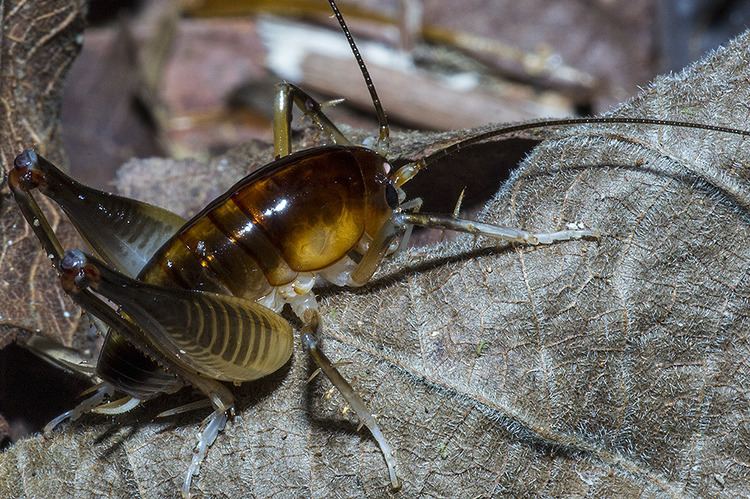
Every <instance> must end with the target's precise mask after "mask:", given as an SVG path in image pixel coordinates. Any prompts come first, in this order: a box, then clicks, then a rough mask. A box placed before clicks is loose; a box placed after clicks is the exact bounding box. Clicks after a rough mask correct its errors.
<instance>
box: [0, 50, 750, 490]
mask: <svg viewBox="0 0 750 499" xmlns="http://www.w3.org/2000/svg"><path fill="white" fill-rule="evenodd" d="M748 54H750V36H747V35H745V36H743V37H741V38H740V39H739V40H737V41H736V42H735V43H733V44H732V45H731V47H729V49H727V50H724V51H721V52H719V53H717V54H716V55H714V56H712V57H710V58H708V59H707V60H705V61H703V62H701V63H699V64H698V65H696V66H694V67H692V68H690V69H689V70H688V71H686V72H683V73H680V74H678V75H675V76H673V77H670V78H662V79H660V80H658V81H657V82H656V83H655V84H654V85H653V86H651V87H650V88H649V89H648V90H646V91H645V92H644V93H643V94H642V95H641V96H640V97H638V98H637V99H636V100H634V101H633V102H631V103H629V104H627V105H625V106H623V107H622V108H621V109H620V110H619V111H620V112H621V113H622V114H623V115H627V116H636V115H641V116H650V117H661V118H675V119H677V118H680V119H689V120H691V121H698V122H709V123H717V124H722V125H728V126H735V127H739V128H743V127H745V126H746V123H747V121H748V120H747V115H748V110H747V102H750V86H749V85H748V81H750V80H749V78H750V69H749V68H750V65H749V64H748V63H749V62H750V61H748V58H749V57H748ZM548 138H549V140H547V141H546V142H545V143H544V144H542V145H541V146H539V147H537V148H536V149H535V150H534V152H533V154H532V155H531V156H530V157H529V158H528V160H527V161H526V162H525V163H524V164H523V166H522V167H521V168H520V169H519V170H518V171H517V172H516V174H515V175H514V176H513V177H512V178H511V180H510V182H508V183H507V184H506V186H505V187H504V188H503V189H502V190H501V191H500V192H499V193H498V195H497V197H496V198H495V200H494V201H493V202H491V203H490V204H489V205H488V207H487V208H486V211H485V215H484V218H485V219H486V220H488V221H493V222H496V223H503V224H510V225H521V226H525V227H528V228H532V229H540V230H541V229H560V228H563V227H565V225H566V223H568V222H583V223H585V224H586V225H587V226H589V227H596V228H598V229H599V230H600V231H601V233H602V238H601V240H600V241H599V242H598V243H597V242H592V241H576V242H569V243H563V244H557V245H554V246H550V247H542V248H525V247H511V248H496V249H488V245H487V243H486V242H480V243H478V242H476V241H474V240H473V239H472V238H463V239H461V240H460V241H458V242H456V243H451V244H447V245H442V246H435V247H431V248H430V249H429V250H422V251H421V252H419V253H417V252H411V253H408V254H406V255H404V256H402V257H401V258H400V259H399V260H397V261H395V262H393V263H391V264H390V265H389V266H387V267H386V268H385V269H383V271H382V272H381V273H380V274H379V277H378V278H377V279H376V280H375V281H374V282H373V283H372V284H371V285H369V286H367V287H365V288H363V289H361V290H332V291H329V292H327V293H326V294H325V296H324V297H323V300H322V308H323V314H324V319H325V329H326V337H325V340H324V348H325V349H326V351H327V352H328V353H329V355H330V356H331V357H333V358H335V359H346V360H350V361H351V362H352V364H351V365H350V366H347V367H345V368H344V369H343V371H344V373H345V375H347V376H348V377H349V378H350V379H352V380H353V384H354V386H355V387H356V388H357V389H358V390H359V391H360V393H362V394H363V395H364V398H365V400H367V401H368V403H369V404H370V405H371V407H372V408H373V410H374V411H375V412H376V413H377V414H378V415H379V420H380V422H381V425H382V427H383V430H384V432H385V433H386V435H388V436H389V438H390V439H391V440H392V442H393V443H394V445H395V447H396V449H397V453H398V461H399V471H400V474H401V476H402V478H403V479H404V488H403V492H401V493H400V495H401V496H403V497H416V496H441V497H443V496H455V495H460V496H464V497H476V496H482V497H484V496H500V495H513V496H529V495H545V496H566V495H581V496H584V495H588V496H607V497H609V496H614V497H622V496H659V497H661V496H685V495H699V496H716V495H720V494H722V495H726V496H743V495H748V494H750V485H748V484H750V473H749V472H748V469H749V468H748V466H747V463H748V462H750V448H749V447H748V445H747V443H746V442H747V441H748V436H750V404H748V400H747V398H748V396H747V395H748V388H750V386H748V385H749V384H750V376H749V375H748V372H747V368H748V362H747V359H748V354H750V351H749V347H750V345H748V335H747V328H748V325H750V313H749V311H748V307H747V303H748V299H749V298H750V279H748V259H749V258H750V253H749V250H748V247H750V245H749V244H748V239H749V238H750V224H748V207H749V206H750V195H749V194H750V193H748V189H747V181H748V178H749V177H750V174H748V168H747V165H748V164H750V155H749V154H748V147H747V145H746V142H747V141H746V140H745V139H744V138H743V137H738V136H733V135H727V134H719V133H707V132H705V131H690V130H677V129H671V128H655V127H642V126H616V127H615V126H610V127H580V128H578V129H576V130H575V131H564V132H558V133H553V132H549V133H548ZM434 140H435V141H436V142H438V143H442V140H443V139H442V138H440V137H436V138H435V139H434ZM418 144H419V140H416V142H414V143H412V144H410V145H408V146H405V147H404V149H402V151H408V150H412V151H414V150H417V149H419V147H418ZM425 146H426V145H425V144H424V143H422V146H421V148H424V147H425ZM497 147H502V144H500V143H498V145H497ZM472 151H473V149H472V148H469V149H467V150H465V151H462V152H461V153H459V154H457V155H456V156H454V157H453V160H454V164H455V168H456V169H459V168H461V165H462V160H463V159H465V158H467V157H469V156H471V155H472V154H473V152H472ZM246 152H247V151H246ZM257 153H258V151H257V150H253V151H251V152H250V153H249V155H245V154H244V153H242V151H237V152H236V153H235V154H234V155H229V156H227V157H225V158H223V160H217V161H215V162H213V163H211V164H210V165H208V168H209V170H207V171H205V172H204V173H202V174H199V173H198V170H197V169H195V168H196V164H193V166H192V167H191V168H193V169H190V170H182V169H181V168H182V166H181V165H183V163H179V162H168V163H166V165H168V166H169V170H168V172H169V173H168V175H169V177H168V178H167V177H161V178H157V177H155V176H154V177H152V182H153V183H156V184H157V185H170V186H171V187H172V188H173V189H175V190H179V189H180V188H182V187H185V186H189V185H191V179H192V182H194V181H195V179H193V177H195V178H198V179H199V180H200V181H201V182H202V181H204V180H205V179H206V178H211V177H212V175H213V174H212V172H214V171H216V170H217V169H218V168H219V167H222V168H224V169H225V170H228V169H232V168H237V169H243V168H244V169H247V168H248V167H249V165H252V164H257V163H259V162H264V161H263V158H259V157H258V156H257ZM402 154H407V153H406V152H403V153H402ZM408 154H411V153H408ZM266 157H267V156H266ZM130 168H131V169H132V170H136V169H138V168H139V165H137V164H135V163H134V164H133V165H132V166H131V167H130ZM165 170H166V169H165ZM165 170H161V171H165ZM148 171H150V172H152V174H153V175H158V172H159V171H160V170H159V169H156V168H151V169H150V170H148ZM181 171H189V172H190V174H189V175H185V176H181V175H180V172H181ZM201 175H202V177H201ZM425 175H429V172H427V173H425ZM217 177H221V179H223V178H224V176H223V174H222V175H218V176H217ZM192 185H195V184H194V183H193V184H192ZM142 195H143V196H144V197H148V195H147V194H146V193H142ZM162 196H163V193H162ZM158 201H161V202H163V201H165V198H164V197H162V198H161V199H158ZM298 351H301V349H299V348H298ZM309 372H310V366H309V363H308V361H307V359H306V358H305V356H304V355H301V354H300V355H297V356H296V357H295V358H294V359H293V360H292V361H291V363H290V365H289V366H287V367H285V368H283V369H282V370H281V371H280V372H278V373H276V374H274V375H272V376H270V377H269V378H267V379H265V380H263V381H262V382H259V383H253V384H246V385H244V386H243V387H242V388H241V389H240V390H239V392H240V396H239V400H240V402H239V407H238V417H237V418H235V420H234V421H233V422H232V423H230V424H229V425H228V426H227V428H226V429H225V431H224V432H223V433H222V434H221V435H220V436H219V438H218V439H217V442H216V443H215V445H214V446H213V447H212V448H211V450H210V451H209V453H208V457H207V460H206V461H205V463H204V465H203V468H202V471H201V474H200V476H199V477H198V478H197V479H196V480H195V482H194V487H193V491H194V492H196V493H198V494H204V495H206V496H211V497H249V496H271V495H282V496H316V497H337V496H346V497H361V496H374V497H377V496H383V495H386V494H388V489H387V479H386V472H385V466H384V464H383V459H382V456H381V455H380V453H379V451H378V449H377V447H376V446H375V444H374V443H373V442H372V441H371V440H370V439H369V438H368V437H367V435H366V434H365V433H357V432H355V431H354V428H355V427H356V423H354V424H352V423H350V422H349V421H348V419H347V417H346V416H342V415H341V413H340V411H339V409H340V407H339V405H340V402H339V398H338V397H337V395H335V394H334V395H333V397H332V398H330V399H329V398H328V397H325V396H324V393H325V392H326V391H327V390H328V387H329V385H328V383H327V382H325V381H324V380H321V379H317V380H316V381H315V382H313V383H312V384H306V383H305V380H306V378H307V376H308V374H309ZM180 402H182V401H177V400H174V399H172V400H170V401H165V402H162V403H158V402H157V403H153V404H150V405H149V407H147V408H146V409H143V410H141V411H136V412H135V413H133V414H131V415H129V416H127V417H124V418H119V419H117V420H116V421H111V420H105V419H100V418H94V417H88V418H85V419H84V420H83V421H81V422H79V423H76V424H74V425H71V426H68V427H66V428H65V429H63V430H62V431H59V432H56V433H55V434H54V435H53V436H52V437H51V438H49V439H44V438H41V437H39V438H30V439H27V440H23V441H20V442H18V443H17V444H15V445H14V447H12V448H11V449H10V450H9V451H7V452H5V453H4V454H2V455H0V495H2V496H14V497H15V496H30V497H65V496H79V497H94V496H100V495H105V496H114V497H133V496H140V497H165V496H175V495H176V494H177V490H178V488H179V485H180V483H181V481H182V477H183V474H184V472H185V470H186V468H187V465H188V462H189V460H190V456H191V451H192V447H193V444H194V440H195V432H196V428H197V425H198V421H199V419H200V417H201V416H199V415H197V414H188V415H185V416H184V417H181V418H179V420H178V421H177V424H176V425H175V423H173V422H164V421H159V422H153V421H152V420H151V418H152V417H153V415H155V414H156V413H157V412H158V411H160V410H162V409H164V408H166V407H168V406H173V405H176V404H178V403H180Z"/></svg>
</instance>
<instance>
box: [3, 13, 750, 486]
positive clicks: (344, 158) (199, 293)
mask: <svg viewBox="0 0 750 499" xmlns="http://www.w3.org/2000/svg"><path fill="white" fill-rule="evenodd" d="M330 3H331V6H332V8H333V10H334V13H335V15H336V17H337V18H338V20H339V22H340V23H341V25H342V29H343V30H344V33H345V34H346V36H347V39H349V41H350V44H351V46H352V49H353V51H354V53H355V56H356V58H357V60H358V62H359V64H360V67H361V68H362V71H363V73H364V76H365V80H366V82H367V85H368V88H369V89H370V92H371V94H372V97H373V102H374V105H375V108H376V110H377V112H378V117H379V121H380V137H379V141H378V150H372V149H368V148H364V147H359V146H355V145H352V144H351V143H350V141H349V140H348V139H347V137H346V136H345V135H344V134H343V133H341V131H339V130H338V128H337V127H336V126H335V125H334V124H333V123H331V122H330V121H329V120H328V118H327V117H326V116H325V115H324V114H323V113H322V112H321V110H320V105H319V104H318V103H317V102H316V101H315V100H314V99H312V98H311V97H310V96H309V95H307V94H306V93H305V92H303V91H302V90H300V89H299V88H297V87H295V86H293V85H290V84H286V83H284V84H281V85H280V87H279V92H278V97H277V99H276V102H275V108H276V109H275V115H274V131H275V134H274V135H275V137H274V147H275V153H276V156H277V159H276V161H273V162H272V163H269V164H268V165H266V166H264V167H262V168H260V169H259V170H257V171H255V172H254V173H252V174H250V175H248V176H247V177H245V178H243V179H242V180H240V181H239V182H238V183H237V184H236V185H234V186H233V187H232V188H230V189H229V190H228V191H227V192H226V193H225V194H223V195H222V196H220V197H219V198H217V199H216V200H214V201H213V202H212V203H211V204H209V205H208V206H206V207H205V208H204V209H203V210H202V211H201V212H200V213H198V214H197V215H195V216H194V217H193V218H191V219H190V220H188V221H185V220H183V219H182V218H181V217H179V216H177V215H175V214H173V213H171V212H169V211H167V210H165V209H162V208H158V207H155V206H151V205H148V204H145V203H141V202H138V201H135V200H132V199H127V198H123V197H119V196H115V195H111V194H107V193H104V192H101V191H97V190H94V189H91V188H89V187H86V186H84V185H81V184H79V183H78V182H76V181H75V180H73V179H71V178H70V177H68V176H66V175H65V174H64V173H62V172H61V171H60V170H59V169H57V168H56V167H55V166H54V165H52V164H51V163H50V162H48V161H47V160H46V159H44V158H43V157H41V156H39V155H37V154H36V153H35V152H34V151H32V150H27V151H24V152H23V153H22V154H20V155H19V156H18V157H17V158H16V160H15V164H14V167H13V169H12V170H11V172H10V173H9V179H8V181H9V185H10V187H11V189H12V191H13V194H14V196H15V198H16V200H17V202H18V205H19V207H20V209H21V210H22V212H23V214H24V217H25V218H26V220H27V221H28V222H29V224H30V225H31V227H32V229H33V230H34V232H35V233H36V235H37V237H38V238H39V240H40V241H41V243H42V244H43V246H44V248H45V250H46V252H47V254H48V255H49V257H50V259H51V261H52V262H53V264H54V266H55V267H56V268H57V270H58V271H59V273H60V278H61V282H62V286H63V288H64V289H65V291H66V292H68V293H69V294H70V295H71V296H72V297H73V299H74V300H75V301H76V302H78V303H79V304H80V305H81V306H82V307H83V309H84V310H86V311H87V312H89V313H91V314H92V315H94V316H96V317H97V318H98V319H99V320H101V321H102V322H103V323H104V324H106V326H107V328H108V332H107V336H106V340H105V342H104V346H103V348H102V351H101V354H100V356H99V359H98V363H97V367H96V374H97V376H98V378H100V379H101V382H100V383H99V384H98V385H97V386H96V387H95V390H94V391H93V392H92V393H91V394H90V395H89V397H88V398H87V399H86V400H84V401H83V402H82V403H81V404H80V405H78V406H77V407H76V408H74V409H73V410H71V411H68V412H66V413H64V414H62V415H60V416H59V417H58V418H55V420H53V421H52V422H50V424H49V425H48V427H47V430H51V429H52V428H54V426H56V425H57V424H59V423H60V422H62V421H64V420H66V419H69V418H70V419H76V418H77V417H79V416H80V415H81V414H84V413H86V412H89V411H96V412H103V413H109V414H114V413H121V412H125V411H128V410H130V409H132V408H133V407H135V406H137V405H138V404H139V403H141V402H142V401H144V400H148V399H152V398H154V397H156V396H158V395H160V394H163V393H171V392H174V391H176V390H178V389H180V388H181V387H183V386H185V385H192V386H193V387H194V388H196V389H197V390H199V391H200V392H202V393H203V394H205V396H206V397H207V398H208V400H209V401H210V404H211V406H212V407H213V409H214V410H213V413H212V414H211V415H210V416H209V417H208V418H207V420H206V423H205V426H204V428H203V430H202V432H201V434H200V436H199V438H198V444H197V446H196V449H195V453H194V456H193V460H192V463H191V464H190V466H189V468H188V471H187V473H186V476H185V480H184V483H183V487H182V492H183V494H184V495H189V492H190V486H191V480H192V477H193V475H194V474H196V473H197V471H198V469H199V467H200V464H201V462H202V460H203V458H204V457H205V455H206V452H207V450H208V448H209V447H210V446H211V444H212V443H213V441H214V440H215V438H216V436H217V434H218V432H219V431H221V429H222V428H223V427H224V425H225V423H226V421H227V418H228V417H229V416H231V415H232V413H233V410H234V409H233V408H234V396H233V394H232V392H231V391H230V390H229V388H228V387H227V386H226V385H225V382H232V383H234V384H239V383H242V382H245V381H250V380H254V379H258V378H261V377H263V376H266V375H268V374H270V373H273V372H274V371H276V370H277V369H279V368H280V367H281V366H282V365H284V364H285V363H286V362H287V361H288V359H289V357H290V356H291V354H292V346H293V331H292V327H291V325H290V324H289V323H288V322H287V321H286V320H285V319H283V318H282V317H281V316H280V315H279V312H280V311H281V309H282V308H283V307H284V306H285V305H289V306H290V307H291V309H292V310H293V312H294V313H295V314H296V315H297V316H298V317H299V318H300V319H301V321H302V322H303V324H304V326H303V328H302V331H301V338H302V344H303V345H304V348H305V349H306V351H307V352H308V353H309V355H310V356H311V358H312V359H313V361H314V362H315V364H316V365H317V366H318V367H319V368H320V370H321V371H322V372H323V373H324V374H325V375H326V376H327V377H328V378H329V379H330V381H331V382H332V383H333V384H334V386H335V387H336V388H337V389H338V390H339V391H340V392H341V394H342V396H343V397H344V398H345V399H346V401H347V403H348V404H349V405H350V407H351V408H352V409H353V410H354V412H356V414H357V417H358V418H359V419H360V421H361V422H362V423H363V424H364V425H365V426H367V427H368V429H369V430H370V432H371V433H372V435H373V436H374V438H375V439H376V441H377V442H378V445H379V446H380V448H381V450H382V452H383V456H384V458H385V462H386V465H387V467H388V473H389V475H390V482H391V485H392V487H393V488H398V487H399V484H400V482H399V478H398V476H397V473H396V458H395V455H394V451H393V449H392V447H391V446H390V445H389V443H388V441H387V439H386V438H385V436H384V435H383V433H382V432H381V430H380V428H379V426H378V424H377V422H376V421H375V418H374V417H373V416H372V415H371V413H370V411H369V410H368V409H367V407H366V405H365V404H364V402H363V401H362V400H361V398H360V397H359V396H358V395H357V393H356V392H355V391H354V389H353V388H352V387H351V385H350V384H349V383H348V382H347V381H346V380H345V379H344V378H343V377H342V376H341V374H340V373H339V372H338V370H337V369H336V367H335V366H334V365H333V364H332V363H331V362H330V361H329V359H328V358H327V357H326V356H325V354H324V353H323V352H322V351H321V350H320V348H319V346H318V342H317V339H316V337H317V333H318V331H319V329H320V327H321V318H320V316H319V314H318V309H317V303H316V300H315V295H314V293H313V286H314V285H315V283H316V280H318V279H322V280H325V281H328V282H330V283H333V284H336V285H340V286H361V285H363V284H365V283H366V282H368V280H369V279H370V278H371V277H372V275H373V273H374V272H375V270H376V269H377V268H378V266H379V264H380V263H381V261H382V260H383V259H384V258H385V257H386V256H387V255H388V254H389V253H390V252H393V251H394V250H395V249H396V248H398V246H399V242H400V241H401V242H403V240H404V239H406V238H408V234H409V230H410V228H411V227H413V226H415V225H417V226H424V227H433V228H442V229H449V230H455V231H462V232H468V233H474V234H479V235H484V236H488V237H492V238H495V239H498V240H501V241H507V242H517V243H524V244H550V243H553V242H556V241H567V240H571V239H579V238H587V237H591V238H594V237H596V236H597V234H596V231H593V230H588V229H583V228H580V227H574V228H572V229H570V230H562V231H559V232H551V233H529V232H526V231H524V230H520V229H512V228H506V227H500V226H496V225H490V224H484V223H480V222H475V221H471V220H462V219H458V218H455V217H451V216H440V215H431V214H424V213H419V212H418V211H419V208H420V205H421V202H420V201H419V200H411V201H406V200H405V197H406V195H405V193H404V191H403V190H402V189H401V188H402V187H403V185H404V184H406V183H407V182H408V181H409V180H411V179H412V178H413V177H414V176H415V175H417V173H418V172H419V171H421V170H424V169H425V168H427V167H429V166H430V165H431V164H432V163H434V162H435V161H436V160H438V159H440V158H442V157H444V156H447V155H450V154H451V153H453V152H455V151H456V150H457V149H458V148H459V147H463V146H465V145H467V144H469V143H473V142H481V141H483V140H486V139H487V138H490V137H491V136H496V135H501V134H504V133H511V132H517V131H521V130H524V129H531V128H540V127H544V126H553V125H554V126H562V125H573V124H580V123H648V124H655V125H669V126H683V127H697V128H704V129H708V130H717V131H723V132H727V133H736V134H741V135H750V133H749V132H745V131H741V130H734V129H728V128H723V127H714V126H708V125H700V124H692V123H681V122H672V121H661V120H650V119H640V118H638V119H636V118H634V119H629V118H591V119H579V120H577V119H570V120H556V121H547V122H539V123H530V124H522V125H515V126H510V127H507V128H503V129H499V130H495V131H493V132H490V133H488V134H482V135H477V136H475V137H472V138H471V139H469V140H465V141H462V142H461V143H458V144H455V145H453V146H450V147H448V148H446V149H443V150H441V151H438V152H436V153H434V154H432V155H430V156H428V157H426V158H423V159H422V160H420V161H418V162H416V163H410V164H407V165H405V166H402V167H401V168H399V169H393V168H391V166H390V165H389V163H388V161H387V159H386V157H385V156H384V150H385V149H386V148H387V143H388V125H387V122H386V117H385V114H384V112H383V110H382V107H381V105H380V103H379V100H378V98H377V95H376V93H375V89H374V86H373V84H372V82H371V80H370V78H369V75H368V74H367V70H366V69H365V67H364V64H363V63H362V60H361V58H360V57H359V54H358V52H357V50H356V47H355V46H354V43H353V41H352V39H351V35H350V34H349V31H348V30H347V29H346V25H345V23H344V21H343V19H342V17H341V14H340V13H339V11H338V9H337V8H336V6H335V3H334V2H333V1H332V0H330ZM294 105H296V106H297V107H298V108H300V109H301V110H302V111H303V112H304V113H306V114H307V115H308V116H310V117H311V118H312V119H313V120H314V121H315V122H316V123H317V124H318V125H319V126H320V127H321V128H322V129H323V130H324V131H325V132H326V134H327V135H328V136H329V138H330V140H331V141H332V142H333V143H334V144H335V145H330V146H325V147H318V148H313V149H308V150H304V151H300V152H296V153H291V141H290V133H289V130H290V120H291V111H292V107H293V106H294ZM33 191H39V192H41V193H42V194H44V195H46V196H48V197H50V198H52V199H53V200H54V201H56V202H57V203H58V204H59V205H60V206H61V207H62V209H63V210H64V211H65V213H66V214H67V215H68V217H69V218H70V220H71V221H72V222H73V224H74V225H75V226H76V228H77V229H78V231H79V233H80V234H81V236H82V237H83V238H84V239H85V240H86V241H87V242H88V243H89V244H90V246H91V248H93V250H94V251H95V252H96V254H97V257H94V256H91V255H87V254H85V253H83V252H81V251H79V250H72V251H67V252H65V251H64V250H63V248H62V247H61V245H60V243H59V241H58V240H57V238H56V236H55V234H54V233H53V232H52V230H51V228H50V225H49V223H48V221H47V220H46V218H45V217H44V215H43V213H42V211H41V210H40V208H39V206H38V205H37V203H36V201H35V199H34V197H33V196H32V194H31V193H32V192H33ZM116 393H117V394H120V395H122V397H120V398H118V399H113V401H109V402H108V401H107V399H108V398H110V397H113V396H114V395H115V394H116ZM193 407H196V405H195V404H190V405H189V406H186V407H183V408H178V409H176V410H174V411H168V412H169V413H176V412H178V411H182V410H187V409H190V408H193Z"/></svg>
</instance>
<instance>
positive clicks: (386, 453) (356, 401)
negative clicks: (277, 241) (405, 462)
mask: <svg viewBox="0 0 750 499" xmlns="http://www.w3.org/2000/svg"><path fill="white" fill-rule="evenodd" d="M304 315H305V316H304V321H305V326H304V327H303V328H302V345H303V346H304V348H305V350H306V351H307V353H308V354H309V355H310V357H311V358H312V360H313V362H315V364H316V366H317V367H318V369H320V371H321V372H322V373H323V374H325V375H326V377H327V378H328V379H329V380H330V381H331V383H332V384H333V386H335V387H336V389H337V390H338V391H339V393H341V396H342V397H344V400H346V402H347V403H348V404H349V407H351V409H352V410H353V411H354V413H355V414H356V415H357V417H358V418H359V421H360V423H361V425H363V426H366V427H367V429H368V430H370V433H371V434H372V436H373V438H374V439H375V441H376V442H377V444H378V446H379V447H380V450H381V452H382V453H383V458H384V459H385V464H386V466H387V467H388V475H389V477H390V481H391V487H392V489H393V490H394V491H395V490H398V489H400V488H401V480H400V479H399V478H398V475H397V473H396V456H395V453H394V450H393V447H391V445H390V443H389V442H388V440H386V438H385V435H384V434H383V432H382V431H381V429H380V426H378V423H377V421H376V420H375V417H374V416H373V415H372V413H371V412H370V410H369V409H368V407H367V404H365V402H364V400H362V398H361V397H360V396H359V394H357V392H356V391H355V390H354V387H353V386H352V385H351V384H350V383H349V382H348V381H347V380H346V379H345V378H344V376H342V375H341V373H340V372H339V371H338V369H336V367H335V366H334V364H333V363H332V362H331V361H330V359H328V357H327V356H326V355H325V354H324V353H323V351H322V350H321V349H320V346H319V344H318V340H317V338H316V337H317V336H318V333H319V332H320V317H319V315H318V313H317V312H316V311H312V310H311V311H308V312H307V313H305V314H304Z"/></svg>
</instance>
